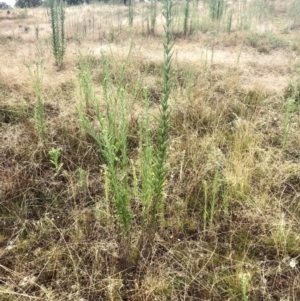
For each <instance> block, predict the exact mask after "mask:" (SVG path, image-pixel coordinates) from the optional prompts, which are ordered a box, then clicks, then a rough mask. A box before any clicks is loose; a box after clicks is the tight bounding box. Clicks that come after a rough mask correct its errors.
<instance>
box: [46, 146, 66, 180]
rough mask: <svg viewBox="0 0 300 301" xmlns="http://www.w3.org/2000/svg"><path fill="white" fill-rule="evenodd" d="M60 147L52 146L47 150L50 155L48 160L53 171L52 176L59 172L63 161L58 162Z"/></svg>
mask: <svg viewBox="0 0 300 301" xmlns="http://www.w3.org/2000/svg"><path fill="white" fill-rule="evenodd" d="M60 153H61V149H60V148H52V149H50V150H49V152H48V154H49V156H50V162H51V163H52V164H53V169H54V171H55V174H54V176H53V177H54V178H55V177H56V176H57V175H58V174H59V172H60V170H61V168H62V167H63V165H64V164H63V163H59V157H60Z"/></svg>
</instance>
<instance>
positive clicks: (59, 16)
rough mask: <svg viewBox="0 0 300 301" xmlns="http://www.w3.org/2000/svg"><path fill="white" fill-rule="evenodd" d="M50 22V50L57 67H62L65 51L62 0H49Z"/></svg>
mask: <svg viewBox="0 0 300 301" xmlns="http://www.w3.org/2000/svg"><path fill="white" fill-rule="evenodd" d="M49 3H50V22H51V29H52V52H53V55H54V58H55V61H56V64H57V65H58V66H59V67H62V65H63V60H64V56H65V52H66V46H65V27H64V23H65V9H64V2H63V1H62V0H50V1H49Z"/></svg>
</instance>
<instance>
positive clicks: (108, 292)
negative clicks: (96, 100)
mask: <svg viewBox="0 0 300 301" xmlns="http://www.w3.org/2000/svg"><path fill="white" fill-rule="evenodd" d="M254 1H255V0H253V1H252V2H254ZM272 3H273V4H274V7H275V10H276V18H274V15H269V20H267V21H268V22H269V23H270V24H271V25H272V28H273V31H272V32H271V33H270V32H265V31H264V27H263V26H265V27H268V28H269V27H270V26H269V25H268V26H267V25H263V24H266V23H264V22H266V20H262V22H261V23H259V22H258V21H257V22H256V23H252V25H251V26H252V28H251V29H247V30H241V29H239V28H237V25H235V23H234V26H236V27H234V28H233V32H232V33H231V34H230V35H228V34H227V33H226V31H225V30H222V29H220V31H219V32H217V33H215V32H216V26H218V25H216V24H209V26H208V25H207V24H204V23H203V22H204V21H205V20H206V19H205V18H203V19H201V22H202V23H201V24H200V23H199V24H198V25H197V26H196V25H195V30H194V31H193V33H192V34H191V35H189V36H188V37H186V38H182V35H180V32H177V31H178V27H177V26H175V31H176V32H175V46H174V50H175V52H174V60H173V66H174V87H173V90H172V93H171V107H172V111H171V116H170V137H169V139H170V140H169V149H168V166H169V167H170V173H169V177H168V182H167V184H166V187H165V194H166V209H165V224H164V227H163V228H161V229H160V230H159V231H158V232H157V233H156V237H155V240H154V244H153V246H152V253H151V256H150V257H149V258H140V262H139V268H138V269H137V268H136V267H133V268H132V269H129V270H126V271H124V270H122V263H121V262H120V260H119V254H120V248H122V244H121V243H120V240H119V233H118V231H117V228H116V226H115V224H114V221H113V216H112V213H111V208H109V204H108V200H107V196H106V189H107V187H106V184H105V180H104V169H103V165H102V164H104V162H103V159H102V158H101V156H100V155H99V151H98V149H97V146H96V145H95V143H94V141H93V140H92V138H91V137H90V136H89V135H83V134H82V133H81V131H80V128H79V121H78V116H77V114H76V107H75V106H76V104H77V103H78V99H79V88H78V79H77V72H78V53H79V52H81V54H82V55H83V57H88V58H89V59H90V61H91V62H92V79H93V82H94V86H95V91H96V94H97V95H100V94H101V93H102V88H101V82H102V80H103V76H104V74H103V69H102V58H101V53H102V52H103V53H106V55H107V57H108V58H109V59H110V61H111V70H110V71H111V73H112V78H115V79H116V76H117V74H118V70H120V68H121V66H122V64H123V63H124V61H125V59H126V57H127V55H128V52H129V49H130V45H131V44H132V51H131V53H130V56H129V63H128V68H127V72H126V75H125V78H124V83H123V85H124V87H125V86H126V85H127V86H126V87H127V89H128V91H129V94H130V93H133V92H132V91H133V89H134V87H135V84H136V82H137V81H140V83H141V87H144V86H146V87H148V90H149V94H150V102H151V106H150V110H151V114H154V115H155V114H157V111H158V103H159V101H160V99H161V95H162V75H161V64H162V61H163V46H162V34H163V28H162V24H163V22H162V20H163V19H162V17H161V16H160V15H159V17H158V23H157V24H158V28H157V32H156V34H155V35H149V34H148V33H147V30H146V23H144V22H143V18H144V17H143V16H144V14H145V13H146V7H145V6H146V5H142V4H138V5H137V6H136V11H137V13H136V18H135V19H134V26H133V27H132V28H130V27H128V25H127V8H125V7H123V6H117V5H96V4H93V5H90V6H84V7H71V8H68V9H67V20H66V36H67V54H66V58H65V64H64V67H63V69H62V70H58V69H57V67H56V66H55V63H54V58H53V56H52V50H51V39H50V33H51V31H50V24H49V22H48V21H47V19H48V17H47V12H46V10H45V9H43V8H39V9H28V10H27V12H26V14H25V13H24V11H22V10H18V9H16V10H14V11H13V13H12V14H11V15H10V16H7V15H6V11H0V183H1V184H0V300H1V301H2V300H3V301H8V300H61V301H62V300H78V301H79V300H81V301H83V300H214V301H218V300H243V301H246V300H251V301H258V300H270V301H271V300H299V299H300V277H299V263H298V262H300V258H299V257H300V249H299V244H300V235H299V223H300V205H299V201H300V194H299V192H300V170H299V158H300V156H299V153H300V150H299V145H300V143H299V141H300V134H299V125H300V123H299V91H300V82H299V58H298V56H299V49H300V46H299V45H300V44H299V31H297V30H295V29H294V28H295V27H288V26H289V25H287V24H290V23H291V22H290V20H289V15H288V11H289V5H290V3H289V1H285V3H284V4H283V2H282V1H279V0H278V1H273V2H272ZM201 5H202V2H201ZM24 14H25V15H24ZM199 14H200V12H199ZM203 14H206V12H205V11H204V12H203ZM200 16H201V14H200ZM176 18H177V17H176ZM266 19H268V16H266ZM176 20H177V19H176ZM224 20H226V18H225V17H224ZM224 20H223V21H222V22H221V28H222V26H225V25H224V24H225V21H224ZM176 22H177V21H176ZM178 22H179V21H178ZM253 22H254V21H253ZM269 23H268V24H269ZM195 24H196V23H195ZM204 25H205V26H208V30H206V29H205V28H206V27H205V26H204ZM36 26H38V27H39V36H38V38H37V36H36V33H35V27H36ZM204 29H205V30H204ZM214 35H215V38H214V42H213V36H214ZM36 62H38V63H41V64H42V65H43V67H44V78H43V99H44V102H45V114H46V128H47V141H46V142H43V143H42V142H41V141H40V139H39V137H38V134H37V132H36V129H35V125H34V107H35V102H36V99H35V97H36V96H35V92H34V89H33V82H32V78H31V76H30V72H29V70H28V66H30V68H31V69H32V70H33V68H34V64H35V63H36ZM114 75H115V77H114ZM291 83H294V84H293V85H291ZM293 87H294V88H293ZM295 87H296V88H295ZM293 89H294V90H293ZM295 89H296V90H295ZM293 91H294V92H295V91H296V92H297V91H298V92H297V93H298V94H297V93H294V92H293ZM295 95H296V96H297V97H298V98H297V97H296V98H295ZM291 97H294V99H293V100H294V104H293V107H292V110H291V112H290V115H289V116H288V115H287V114H286V110H287V109H286V108H287V107H286V103H287V100H288V99H289V98H291ZM134 108H135V111H134V112H132V116H131V122H130V124H129V135H130V138H129V142H130V143H129V154H130V159H131V160H132V161H131V162H135V160H136V157H137V153H138V148H139V143H138V137H137V135H138V118H139V115H140V114H141V112H143V102H142V91H141V89H140V90H139V91H138V98H137V101H136V102H135V104H134ZM287 116H288V120H287ZM287 124H288V129H289V131H288V136H287V140H286V141H287V142H286V145H285V146H284V145H283V140H284V135H285V134H284V127H285V126H286V125H287ZM156 128H157V124H156V122H153V124H151V132H152V133H153V134H154V133H155V131H156ZM52 147H56V148H61V162H62V163H63V164H64V165H63V168H62V170H63V171H62V173H61V174H60V175H59V176H58V177H53V174H54V171H53V170H52V166H51V163H50V158H49V155H48V151H49V150H50V149H51V148H52ZM133 164H135V163H133ZM80 170H84V173H80ZM80 175H81V176H82V175H84V176H83V178H82V177H81V176H80ZM216 175H217V176H216ZM216 179H217V180H216ZM212 201H214V202H215V205H214V208H212V205H211V204H212ZM132 210H133V212H134V213H135V214H136V216H135V217H136V218H135V219H134V227H133V229H132V231H133V235H132V237H136V239H137V237H138V236H139V234H140V231H141V225H140V220H139V218H138V217H139V210H140V204H139V203H138V202H137V200H135V199H133V200H132ZM211 217H212V223H210V222H209V221H210V218H211ZM136 243H137V242H136V241H135V239H133V241H132V245H133V246H135V244H136ZM245 292H246V295H247V296H246V295H245Z"/></svg>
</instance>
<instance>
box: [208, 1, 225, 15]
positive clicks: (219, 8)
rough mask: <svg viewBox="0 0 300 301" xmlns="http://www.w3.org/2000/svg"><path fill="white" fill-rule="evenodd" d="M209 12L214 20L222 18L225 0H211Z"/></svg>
mask: <svg viewBox="0 0 300 301" xmlns="http://www.w3.org/2000/svg"><path fill="white" fill-rule="evenodd" d="M208 4H209V12H210V17H211V19H212V20H219V19H221V17H222V15H223V11H224V6H225V2H224V0H209V3H208Z"/></svg>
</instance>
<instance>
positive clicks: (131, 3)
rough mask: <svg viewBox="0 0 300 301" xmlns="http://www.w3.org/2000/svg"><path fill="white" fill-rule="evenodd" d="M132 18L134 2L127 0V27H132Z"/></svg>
mask: <svg viewBox="0 0 300 301" xmlns="http://www.w3.org/2000/svg"><path fill="white" fill-rule="evenodd" d="M133 17H134V0H129V5H128V22H129V25H130V26H132V24H133Z"/></svg>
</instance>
